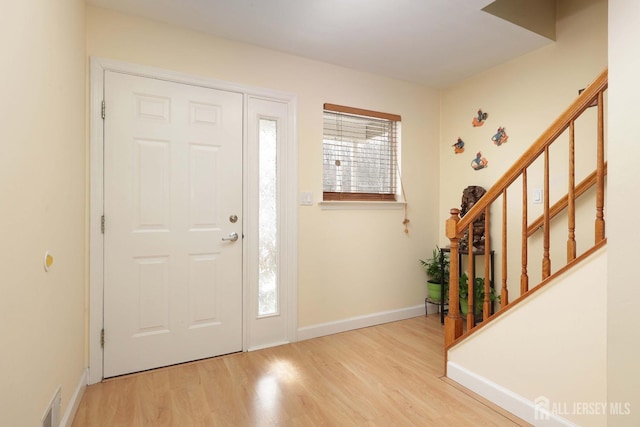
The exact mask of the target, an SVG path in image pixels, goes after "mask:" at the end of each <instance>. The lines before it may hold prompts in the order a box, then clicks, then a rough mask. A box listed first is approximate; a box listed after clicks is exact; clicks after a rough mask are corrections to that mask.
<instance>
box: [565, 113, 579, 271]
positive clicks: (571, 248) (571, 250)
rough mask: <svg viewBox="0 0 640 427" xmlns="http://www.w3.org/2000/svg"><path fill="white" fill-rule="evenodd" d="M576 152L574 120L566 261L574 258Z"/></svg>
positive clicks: (573, 126) (570, 126) (572, 127)
mask: <svg viewBox="0 0 640 427" xmlns="http://www.w3.org/2000/svg"><path fill="white" fill-rule="evenodd" d="M575 159H576V154H575V122H574V121H573V120H571V123H570V124H569V191H568V192H567V216H568V222H569V224H568V228H569V236H568V237H567V263H570V262H571V261H573V260H574V259H575V258H576V252H577V249H576V161H575Z"/></svg>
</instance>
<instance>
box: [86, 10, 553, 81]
mask: <svg viewBox="0 0 640 427" xmlns="http://www.w3.org/2000/svg"><path fill="white" fill-rule="evenodd" d="M87 3H89V4H93V5H96V6H100V7H104V8H109V9H114V10H118V11H121V12H125V13H129V14H132V15H139V16H144V17H148V18H151V19H155V20H158V21H162V22H167V23H170V24H174V25H178V26H181V27H186V28H190V29H194V30H198V31H203V32H206V33H210V34H213V35H216V36H219V37H223V38H226V39H231V40H237V41H241V42H246V43H250V44H254V45H258V46H263V47H266V48H270V49H275V50H279V51H283V52H288V53H292V54H295V55H299V56H303V57H307V58H311V59H317V60H320V61H324V62H329V63H332V64H336V65H341V66H344V67H348V68H353V69H357V70H362V71H368V72H371V73H375V74H380V75H384V76H389V77H393V78H397V79H401V80H407V81H411V82H416V83H421V84H424V85H427V86H433V87H445V86H447V85H450V84H452V83H454V82H456V81H459V80H462V79H464V78H466V77H469V76H472V75H474V74H476V73H478V72H481V71H484V70H487V69H489V68H491V67H493V66H496V65H498V64H500V63H503V62H505V61H507V60H509V59H512V58H515V57H517V56H520V55H523V54H525V53H527V52H530V51H533V50H535V49H537V48H540V47H542V46H544V45H546V44H548V43H550V42H551V41H550V40H549V39H547V38H545V37H542V36H540V35H538V34H536V33H533V32H531V31H529V30H526V29H524V28H522V27H519V26H517V25H514V24H512V23H510V22H507V21H504V20H502V19H500V18H498V17H496V16H493V15H491V14H489V13H486V12H483V11H482V10H481V9H482V8H483V7H485V6H487V5H488V4H489V3H492V0H87Z"/></svg>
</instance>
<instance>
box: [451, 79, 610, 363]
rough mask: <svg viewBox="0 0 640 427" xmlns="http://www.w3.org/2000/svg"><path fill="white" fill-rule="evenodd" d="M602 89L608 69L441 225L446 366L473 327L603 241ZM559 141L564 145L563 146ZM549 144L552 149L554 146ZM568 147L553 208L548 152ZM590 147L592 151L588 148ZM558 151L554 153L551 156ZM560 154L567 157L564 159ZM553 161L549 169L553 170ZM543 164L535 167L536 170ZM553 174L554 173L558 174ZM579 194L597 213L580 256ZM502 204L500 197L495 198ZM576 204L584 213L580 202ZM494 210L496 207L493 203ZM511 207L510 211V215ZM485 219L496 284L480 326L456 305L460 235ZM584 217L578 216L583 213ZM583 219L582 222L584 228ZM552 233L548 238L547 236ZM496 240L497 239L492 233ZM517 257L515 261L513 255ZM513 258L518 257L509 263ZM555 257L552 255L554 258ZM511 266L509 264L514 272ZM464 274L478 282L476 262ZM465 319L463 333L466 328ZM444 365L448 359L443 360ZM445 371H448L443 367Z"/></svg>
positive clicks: (516, 302) (487, 271)
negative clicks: (537, 178) (532, 198)
mask: <svg viewBox="0 0 640 427" xmlns="http://www.w3.org/2000/svg"><path fill="white" fill-rule="evenodd" d="M607 85H608V72H607V70H605V71H603V72H602V73H601V74H600V75H599V76H598V77H597V78H596V79H595V80H594V81H593V83H591V84H590V85H589V86H588V87H587V88H586V89H585V90H584V91H582V93H581V94H580V95H579V96H578V98H577V99H576V100H575V101H574V102H573V103H572V104H571V105H570V106H569V107H568V108H567V109H566V110H565V112H564V113H563V114H562V115H560V117H558V119H557V120H556V121H555V122H554V123H553V124H552V125H551V126H550V127H549V128H548V129H547V130H546V131H545V132H544V133H543V134H542V135H541V136H540V137H539V138H538V139H537V140H536V141H535V142H534V143H533V144H532V145H531V147H530V148H529V149H528V150H527V151H526V152H525V153H524V154H523V155H522V156H521V157H520V158H519V159H518V160H517V161H516V162H515V163H514V165H513V166H512V167H511V168H510V169H509V170H507V172H506V173H505V174H504V175H503V176H502V177H501V178H500V179H499V180H498V182H497V183H496V184H495V185H494V186H493V187H491V188H490V189H489V190H488V191H487V192H486V194H485V195H484V196H482V197H481V198H480V199H479V200H478V202H476V204H475V205H474V206H473V207H472V208H471V209H470V210H469V211H468V212H467V213H466V215H464V217H462V218H460V215H459V214H460V210H459V209H457V208H454V209H451V211H450V214H451V217H450V218H449V219H448V220H447V221H446V235H447V238H448V239H449V241H450V262H451V264H450V277H449V284H450V285H449V303H450V306H449V312H448V315H447V317H446V318H445V361H446V359H447V354H448V351H449V349H450V348H451V347H452V346H454V345H456V344H458V343H459V342H461V341H463V340H465V339H467V338H468V337H469V336H471V335H473V334H474V333H476V332H477V331H478V330H479V329H481V328H484V327H486V326H487V325H489V324H491V322H492V321H494V320H495V319H497V318H499V317H500V316H502V315H504V313H506V312H507V311H509V310H512V309H515V308H516V307H517V306H518V305H519V304H523V303H525V302H526V300H527V298H529V297H530V296H531V295H532V294H533V293H534V292H537V291H539V290H540V289H542V288H543V287H544V286H546V285H547V284H548V283H550V282H551V281H552V280H554V279H555V278H557V277H559V276H560V275H562V274H563V273H565V272H566V271H568V270H570V269H572V268H574V267H575V266H576V265H577V264H579V263H580V262H581V261H582V260H584V259H587V258H588V257H589V256H590V255H591V254H593V253H594V252H596V251H597V250H598V249H599V248H601V247H603V246H604V245H605V244H606V238H605V220H604V201H605V197H604V191H605V175H606V172H607V163H606V161H605V130H604V129H605V105H604V103H605V94H606V90H607ZM591 107H593V108H594V109H596V111H597V113H596V114H595V116H596V117H595V120H596V121H597V123H595V126H593V128H594V129H595V131H594V132H595V135H593V134H592V135H587V136H586V137H584V135H583V134H584V132H580V135H581V136H582V137H583V139H581V140H579V141H578V140H577V138H576V126H577V125H576V124H577V123H580V125H581V130H582V127H589V126H588V125H587V126H584V121H585V120H584V119H585V118H586V119H587V120H588V119H591V118H592V114H591V113H589V114H586V112H587V111H588V110H589V111H592V110H590V108H591ZM558 141H562V142H561V143H560V142H558ZM554 144H555V145H554ZM563 145H567V149H568V152H564V153H563V154H562V155H559V157H560V158H561V161H562V163H564V167H566V172H563V174H566V177H567V178H568V179H567V187H566V188H567V190H566V194H565V195H564V196H562V197H560V198H559V199H558V200H557V202H555V203H554V204H553V205H551V202H550V192H552V193H553V191H552V190H557V188H556V187H557V186H554V188H553V189H552V188H551V186H550V174H551V165H552V161H553V159H552V157H551V152H552V147H555V146H563ZM589 145H591V146H592V147H591V149H594V150H595V167H594V170H593V172H592V173H590V174H589V175H588V176H586V177H585V178H584V179H583V180H581V181H580V182H579V183H578V184H577V185H576V151H578V154H580V153H581V152H585V151H589V149H590V148H589ZM593 145H595V147H593ZM553 152H554V154H556V151H553ZM565 156H566V158H565ZM557 163H558V162H554V163H553V165H557ZM534 164H535V166H536V167H537V169H541V170H542V180H543V187H544V188H543V207H542V212H543V213H542V215H540V217H538V218H535V219H533V220H530V219H529V215H528V210H529V208H530V206H529V200H528V194H529V191H530V189H529V187H528V184H527V180H528V173H529V169H531V168H533V167H534ZM540 166H541V167H540ZM556 175H557V174H556ZM513 194H515V195H516V196H517V197H518V198H519V199H520V202H519V203H518V202H517V201H516V204H517V206H518V208H517V209H514V206H516V205H514V204H513V202H512V201H511V200H510V199H511V197H512V195H513ZM585 195H591V197H592V198H593V199H594V204H595V209H594V215H593V221H592V223H593V230H594V231H593V236H594V237H593V241H592V243H590V245H589V247H587V248H586V249H585V250H584V251H583V252H582V253H581V254H580V255H578V248H577V243H576V213H577V211H578V208H577V205H578V204H577V201H578V199H579V198H582V197H584V196H585ZM498 199H500V200H498ZM580 202H581V203H580V206H581V208H582V210H584V205H585V203H583V201H582V200H580ZM494 205H497V206H494ZM492 207H493V211H494V212H496V211H497V212H499V213H500V212H501V215H499V216H500V217H501V223H500V224H497V225H496V227H494V233H495V230H496V229H498V233H497V234H499V235H500V237H501V238H500V240H499V241H498V242H497V243H495V244H494V242H493V241H492V239H491V233H490V232H489V230H491V226H492V224H491V223H490V218H491V215H490V212H491V211H492ZM512 210H515V211H516V212H515V213H514V212H512ZM482 214H485V215H484V218H485V219H484V221H485V228H484V229H485V230H487V232H486V233H485V241H484V246H485V249H484V251H485V253H489V252H490V251H491V250H495V252H496V254H497V256H496V258H497V261H498V262H497V264H498V266H499V268H498V274H497V275H496V277H499V280H496V281H499V282H500V283H495V284H490V281H489V280H485V281H484V287H485V292H484V301H483V302H482V322H481V323H479V324H477V321H476V316H474V313H473V311H474V310H469V311H468V314H467V316H466V319H463V318H462V316H461V313H460V308H459V306H460V305H459V289H458V283H459V271H460V268H459V265H458V263H459V259H460V257H459V256H458V253H459V241H460V239H461V238H462V236H463V235H464V233H465V232H466V231H468V233H469V236H473V224H474V222H475V221H476V220H477V219H478V218H479V217H480V216H481V215H482ZM514 217H518V218H520V220H519V221H518V222H519V223H520V225H521V232H520V233H519V236H510V235H509V233H513V228H514V227H513V226H511V227H508V220H509V221H513V218H514ZM581 217H582V212H581ZM560 218H563V219H565V220H566V227H562V226H559V224H558V219H560ZM583 223H584V221H582V222H581V224H583ZM552 230H553V233H554V235H553V236H552V233H551V231H552ZM494 235H495V234H494ZM559 235H564V236H566V239H564V240H566V258H565V259H564V260H562V261H561V262H560V263H558V260H557V259H555V258H554V259H553V260H554V270H552V256H551V249H552V248H551V242H552V237H554V241H557V238H558V236H559ZM514 237H515V238H516V239H517V240H518V241H519V244H517V245H516V246H517V247H516V248H514V247H513V242H514ZM532 239H537V240H536V245H532V243H531V242H532ZM468 246H469V249H468V250H469V259H471V257H472V251H473V245H471V244H469V245H468ZM532 246H536V247H539V250H540V252H541V253H540V254H539V257H540V258H539V259H541V265H540V266H539V268H541V274H540V277H541V279H540V280H539V281H538V283H532V281H531V280H530V276H531V274H530V270H531V269H530V266H529V260H530V259H533V258H536V256H535V255H534V254H531V253H530V247H532ZM514 255H519V256H514ZM514 258H517V259H514ZM556 258H557V257H556ZM514 266H515V267H514ZM490 268H491V267H490V262H489V257H485V263H484V277H491V275H490ZM514 268H517V270H518V271H519V277H518V278H516V279H515V280H516V281H519V283H520V286H519V295H516V296H515V298H514V296H513V295H510V292H509V284H510V281H511V280H512V279H511V277H509V272H510V271H511V272H513V271H514ZM468 269H469V271H468V276H469V277H470V278H472V277H476V272H475V271H473V270H474V264H473V263H470V265H469V266H468ZM490 285H493V286H494V287H498V286H499V294H500V308H499V309H498V310H497V311H496V312H495V313H492V304H491V301H490V299H489V295H490V292H489V286H490ZM473 286H474V280H469V292H468V296H469V297H468V299H469V301H468V306H469V307H474V303H475V301H474V300H473V298H474V294H475V293H474V290H473ZM465 321H466V328H465V327H464V326H465V325H464V323H465ZM445 364H446V362H445ZM445 370H446V367H445Z"/></svg>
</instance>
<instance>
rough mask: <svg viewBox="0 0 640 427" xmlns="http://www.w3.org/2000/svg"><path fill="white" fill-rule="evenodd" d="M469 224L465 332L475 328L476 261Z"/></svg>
mask: <svg viewBox="0 0 640 427" xmlns="http://www.w3.org/2000/svg"><path fill="white" fill-rule="evenodd" d="M474 222H475V221H471V223H470V224H469V231H468V233H469V248H468V249H469V250H468V252H467V255H468V257H469V258H467V259H468V261H469V281H468V288H467V289H468V290H469V292H468V294H467V331H470V330H471V329H473V327H474V326H476V293H475V284H476V281H475V277H476V259H475V258H474V256H473V223H474Z"/></svg>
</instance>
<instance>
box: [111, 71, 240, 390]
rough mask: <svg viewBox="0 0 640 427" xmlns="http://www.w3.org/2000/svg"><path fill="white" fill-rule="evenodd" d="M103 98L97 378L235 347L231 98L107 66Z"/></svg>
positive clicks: (236, 174) (236, 119) (235, 138)
mask: <svg viewBox="0 0 640 427" xmlns="http://www.w3.org/2000/svg"><path fill="white" fill-rule="evenodd" d="M105 102H106V106H107V117H106V119H105V128H104V129H105V137H104V138H105V143H104V147H105V148H104V187H105V188H104V213H105V218H106V230H105V237H104V253H105V255H104V256H105V260H104V265H105V272H104V283H105V285H104V329H105V347H104V376H105V377H110V376H115V375H121V374H125V373H129V372H136V371H140V370H145V369H151V368H155V367H159V366H166V365H170V364H175V363H181V362H185V361H190V360H196V359H200V358H204V357H211V356H215V355H219V354H225V353H230V352H235V351H240V350H241V349H242V320H241V319H242V241H241V239H239V240H238V241H236V242H232V241H223V240H222V239H223V238H225V237H227V236H228V235H229V234H230V233H232V232H235V233H238V234H239V235H240V236H242V223H243V221H242V95H241V94H238V93H233V92H227V91H220V90H214V89H208V88H202V87H196V86H190V85H185V84H180V83H173V82H168V81H162V80H157V79H152V78H144V77H139V76H133V75H128V74H123V73H116V72H109V71H108V72H106V74H105ZM231 215H236V216H237V217H238V218H239V220H238V221H237V222H235V223H231V222H230V221H229V217H230V216H231Z"/></svg>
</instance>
